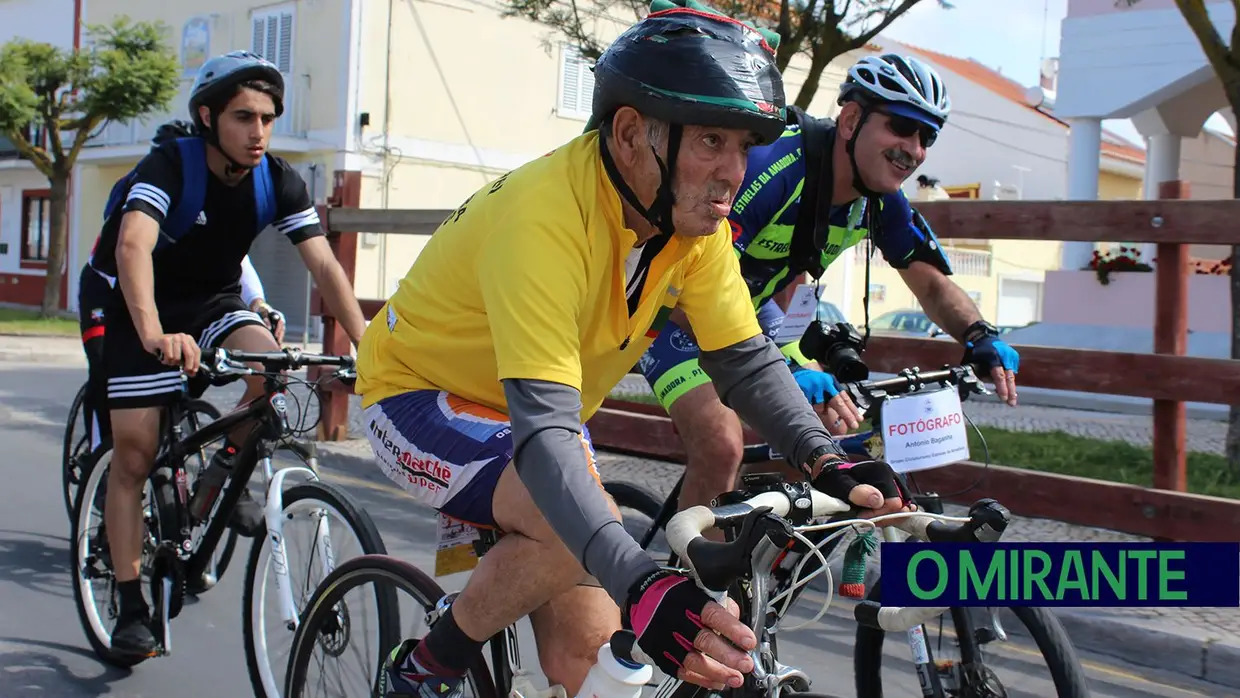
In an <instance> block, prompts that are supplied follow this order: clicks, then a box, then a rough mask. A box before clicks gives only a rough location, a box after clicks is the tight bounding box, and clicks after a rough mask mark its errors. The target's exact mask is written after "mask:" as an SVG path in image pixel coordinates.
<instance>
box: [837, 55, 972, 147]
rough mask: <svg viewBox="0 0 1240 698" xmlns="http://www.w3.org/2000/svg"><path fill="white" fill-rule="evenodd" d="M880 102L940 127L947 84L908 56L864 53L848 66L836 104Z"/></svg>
mask: <svg viewBox="0 0 1240 698" xmlns="http://www.w3.org/2000/svg"><path fill="white" fill-rule="evenodd" d="M849 101H859V102H861V103H862V106H868V104H867V103H875V102H877V103H882V104H886V105H888V106H889V107H895V109H892V111H894V112H896V113H899V114H901V115H903V116H907V117H909V118H913V119H917V120H919V121H922V122H924V123H926V124H928V125H930V126H933V127H934V128H936V129H938V128H943V124H944V123H946V122H947V116H948V114H950V113H951V110H952V100H951V97H949V96H948V95H947V85H945V84H944V83H943V79H942V78H941V77H939V74H938V72H937V71H935V69H934V68H931V67H930V66H928V65H926V64H925V63H922V62H921V61H919V60H917V59H916V58H913V57H911V56H900V55H897V54H894V53H887V54H883V55H881V56H866V57H865V58H862V59H861V60H860V61H857V63H856V64H855V65H853V67H851V68H849V69H848V78H847V79H845V80H844V84H843V85H841V86H840V96H839V103H840V104H844V103H845V102H849Z"/></svg>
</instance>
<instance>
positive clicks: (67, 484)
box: [60, 383, 90, 518]
mask: <svg viewBox="0 0 1240 698" xmlns="http://www.w3.org/2000/svg"><path fill="white" fill-rule="evenodd" d="M88 385H89V384H88V383H83V384H82V387H81V388H78V391H77V395H75V396H74V397H73V404H72V405H70V406H69V419H68V420H66V421H65V436H64V440H63V443H62V444H61V450H60V479H61V484H62V485H63V490H64V498H65V513H66V514H67V515H68V516H69V517H70V518H72V517H73V502H74V499H76V497H75V496H74V493H75V490H74V487H75V486H76V485H77V484H79V483H80V482H81V481H82V480H84V479H85V475H84V474H76V473H74V468H73V460H74V458H75V455H76V448H75V446H77V443H76V442H77V441H78V439H76V438H74V436H75V431H76V429H77V425H78V422H79V421H80V417H81V416H82V405H83V404H84V403H85V402H86V389H87V387H88ZM89 447H90V446H89V444H87V448H89ZM75 478H76V479H77V482H74V479H75Z"/></svg>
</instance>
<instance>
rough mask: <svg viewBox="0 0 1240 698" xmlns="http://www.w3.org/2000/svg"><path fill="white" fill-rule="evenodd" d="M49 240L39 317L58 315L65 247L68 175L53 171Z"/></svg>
mask: <svg viewBox="0 0 1240 698" xmlns="http://www.w3.org/2000/svg"><path fill="white" fill-rule="evenodd" d="M51 187H52V197H51V198H52V200H51V211H49V214H50V217H51V220H50V221H49V224H50V225H49V227H50V228H51V234H52V239H51V241H50V243H49V244H48V248H47V281H46V285H44V287H43V308H42V310H41V314H42V316H43V317H45V318H48V317H53V316H55V315H56V314H58V313H59V312H60V280H61V279H62V278H63V277H64V267H65V252H66V251H67V250H68V247H69V244H68V242H69V211H68V208H69V173H68V172H61V171H60V170H59V169H57V170H56V171H55V172H54V173H53V177H52V178H51Z"/></svg>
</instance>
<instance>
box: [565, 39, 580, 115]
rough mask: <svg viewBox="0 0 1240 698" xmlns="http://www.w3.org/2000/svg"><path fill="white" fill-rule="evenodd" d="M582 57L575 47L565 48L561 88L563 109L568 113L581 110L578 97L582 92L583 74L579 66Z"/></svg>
mask: <svg viewBox="0 0 1240 698" xmlns="http://www.w3.org/2000/svg"><path fill="white" fill-rule="evenodd" d="M580 58H581V55H580V53H579V52H578V51H577V49H576V47H574V46H565V47H564V84H563V85H562V86H561V95H562V97H561V107H562V108H563V109H564V111H566V112H575V111H578V110H579V109H580V107H579V106H578V103H577V95H578V94H579V93H580V92H581V72H580V71H579V70H578V68H577V65H578V63H579V62H580Z"/></svg>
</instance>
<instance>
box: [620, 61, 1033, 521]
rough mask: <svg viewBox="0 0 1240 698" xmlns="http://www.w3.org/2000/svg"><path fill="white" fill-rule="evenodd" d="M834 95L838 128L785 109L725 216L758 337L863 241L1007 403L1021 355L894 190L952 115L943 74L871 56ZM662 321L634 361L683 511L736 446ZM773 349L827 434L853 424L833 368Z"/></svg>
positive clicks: (724, 483) (704, 495) (719, 409)
mask: <svg viewBox="0 0 1240 698" xmlns="http://www.w3.org/2000/svg"><path fill="white" fill-rule="evenodd" d="M839 103H840V104H841V105H842V108H841V111H840V113H839V115H838V117H837V119H836V121H834V122H832V121H829V120H816V119H813V118H812V117H809V116H807V115H806V114H805V113H804V112H802V111H799V110H796V109H795V108H791V107H790V108H789V113H790V116H789V119H788V122H789V123H788V125H787V128H786V129H785V130H784V133H783V134H782V136H781V137H780V138H779V139H778V140H777V141H775V142H774V143H771V144H769V145H765V146H761V147H755V148H753V149H751V150H750V153H749V164H748V167H747V171H746V175H745V180H744V182H743V184H742V186H741V188H740V189H739V192H738V194H737V196H736V197H735V199H734V201H733V205H732V212H731V214H730V215H729V220H730V222H731V226H732V234H733V246H734V249H735V251H736V254H737V257H738V259H739V262H740V270H741V274H742V275H743V276H744V278H745V282H746V284H747V285H748V287H749V292H750V296H751V298H752V300H753V304H754V309H755V312H756V313H757V316H758V321H759V324H760V325H761V326H762V329H763V331H764V332H766V333H767V335H768V336H770V337H771V338H772V339H774V338H775V337H776V335H777V334H778V333H779V329H780V327H781V326H782V324H783V320H784V311H783V310H782V309H781V308H780V306H779V305H778V304H777V303H776V302H775V299H774V297H775V296H776V295H777V294H780V293H781V292H782V291H784V290H785V289H787V288H788V286H789V285H790V284H792V283H793V282H795V281H797V280H798V279H801V278H802V276H803V275H804V274H805V273H809V274H810V275H811V276H813V277H814V278H815V279H817V278H819V277H820V276H821V274H822V273H823V271H824V270H825V269H826V268H827V267H828V266H830V265H831V264H832V263H833V262H834V261H835V260H836V259H837V258H839V256H840V254H841V253H843V252H844V251H845V250H847V249H848V248H850V247H853V246H854V245H857V244H858V243H860V242H862V241H863V240H865V239H866V238H867V237H868V238H869V240H870V241H871V242H872V244H873V246H874V247H877V248H878V250H879V251H880V252H881V253H882V255H883V258H884V259H885V260H886V261H887V262H888V263H889V264H890V265H891V266H892V267H894V268H896V269H897V270H899V273H900V275H901V277H902V278H903V280H904V282H905V283H906V284H907V285H908V287H909V289H910V290H911V291H912V292H913V294H914V295H915V296H916V297H917V299H918V301H919V303H920V304H921V306H922V308H924V309H925V311H926V313H927V315H929V316H930V319H931V320H933V321H934V322H936V323H937V324H938V325H939V326H940V327H942V328H943V329H944V330H945V331H947V332H948V333H949V334H950V335H951V336H952V337H954V338H955V339H957V340H958V341H960V342H961V344H963V345H964V346H965V357H964V360H965V361H966V362H969V363H972V364H975V365H977V366H980V367H982V368H984V369H985V370H986V371H987V372H988V373H989V377H990V379H991V380H992V381H993V382H994V384H995V389H996V393H998V395H999V397H1000V399H1002V400H1003V401H1004V402H1006V403H1007V404H1009V405H1015V404H1016V384H1015V374H1016V371H1017V369H1018V367H1019V361H1020V358H1019V356H1018V355H1017V353H1016V351H1015V350H1013V349H1012V348H1011V347H1010V346H1008V345H1007V344H1006V343H1005V342H1003V341H1002V340H1000V339H998V332H997V331H996V330H995V328H994V326H993V325H991V324H990V323H987V322H986V321H985V320H984V319H983V318H982V316H981V313H980V312H979V311H978V309H977V307H976V305H975V304H974V303H973V301H972V300H971V299H970V298H969V296H968V294H967V293H966V292H965V291H964V290H962V289H961V288H960V287H959V286H957V285H956V284H955V283H954V282H953V281H952V280H951V279H950V278H949V277H950V276H951V273H952V270H951V265H950V264H949V263H948V260H947V258H946V255H945V254H944V253H943V250H942V248H941V246H940V245H939V243H938V240H937V239H936V238H935V236H934V233H933V231H931V229H930V226H929V225H928V224H927V223H926V222H925V220H924V219H923V218H922V217H921V215H920V214H918V213H917V212H916V211H914V210H913V209H912V208H911V207H910V206H909V202H908V199H907V198H906V197H905V196H904V193H903V192H902V191H901V189H900V186H901V184H903V182H904V181H905V180H906V179H907V178H908V177H909V176H910V175H912V173H913V171H914V170H916V169H917V167H919V166H920V165H921V164H922V162H923V160H924V159H925V157H926V152H927V149H928V148H929V147H930V146H931V145H932V144H933V143H934V142H935V140H936V139H937V137H938V134H939V131H940V130H941V129H942V127H943V125H944V124H945V123H946V121H947V117H948V114H949V112H950V111H951V100H950V99H949V98H948V95H947V88H946V86H945V85H944V83H943V81H942V79H941V78H940V77H939V75H938V73H937V72H936V71H935V70H934V69H933V68H931V67H930V66H928V65H926V64H925V63H922V62H921V61H918V60H917V59H915V58H911V57H906V56H898V55H893V54H887V55H883V56H870V57H866V58H864V59H862V60H861V61H860V62H858V63H857V64H856V65H854V66H853V67H852V68H851V69H850V70H849V72H848V78H847V80H846V81H845V82H844V84H843V85H842V86H841V89H840V96H839ZM807 183H808V185H807ZM819 191H821V192H823V194H824V196H823V197H822V198H825V194H826V193H827V192H830V201H829V202H828V201H823V202H822V203H821V204H819V203H818V198H819V197H818V192H819ZM823 212H825V214H824V213H823ZM824 219H825V224H824V223H823V220H824ZM672 319H673V320H674V321H675V323H669V324H668V325H667V326H666V327H665V328H664V330H663V331H662V332H661V333H660V334H659V336H658V338H657V339H656V340H655V342H654V344H653V345H652V346H651V347H650V349H649V350H648V351H647V352H646V353H645V354H644V355H643V356H642V358H641V360H640V361H639V363H638V368H639V370H640V371H641V372H642V374H643V375H644V376H645V377H646V380H647V382H648V383H649V384H650V386H651V388H652V390H653V391H654V393H655V395H656V397H657V398H658V400H659V403H660V404H661V405H662V406H663V407H664V409H666V410H667V411H668V414H669V415H670V416H671V417H672V420H673V422H674V423H675V425H676V428H677V431H678V432H679V433H680V436H681V438H682V440H683V441H684V445H685V449H686V452H687V455H688V466H687V468H686V472H685V481H684V484H683V488H682V493H681V497H680V506H681V507H682V508H684V507H689V506H693V505H695V504H705V503H707V502H709V501H710V499H711V498H712V497H714V496H716V495H717V494H719V493H720V492H723V491H726V490H728V489H730V488H731V487H732V483H733V482H734V480H735V477H736V472H737V469H738V467H739V463H740V454H741V450H742V447H743V444H742V435H741V425H740V421H739V419H738V418H737V417H736V415H735V414H734V413H733V412H732V411H731V410H730V409H728V408H727V407H726V406H725V403H724V401H722V400H721V398H720V396H719V395H718V394H717V393H716V391H715V389H714V387H713V385H711V384H710V379H709V378H708V377H707V376H706V374H705V373H704V372H703V371H702V369H701V368H700V366H699V365H698V361H697V356H698V347H697V345H696V343H695V342H694V340H693V333H692V328H691V327H689V325H688V323H687V322H686V321H685V320H684V318H683V317H678V316H677V315H676V314H673V317H672ZM798 339H799V338H798ZM782 349H783V350H784V354H785V356H787V357H788V360H789V362H790V363H791V364H792V366H793V370H794V372H795V374H794V375H795V376H796V378H797V383H798V384H799V385H800V386H801V388H802V390H803V391H804V392H805V394H806V397H807V398H808V399H809V400H810V402H812V403H815V404H816V406H818V407H819V409H820V412H822V414H823V421H824V424H825V425H826V426H827V427H828V428H829V429H830V430H831V432H832V433H833V434H835V435H837V436H838V435H841V434H845V433H847V432H848V431H850V430H852V429H855V428H856V427H857V426H858V424H859V422H860V415H859V413H858V411H857V409H856V407H855V406H854V405H852V403H851V401H850V400H849V398H848V395H847V394H846V393H842V392H840V390H839V384H838V382H837V381H836V380H835V378H834V376H831V375H830V374H828V373H825V372H823V371H822V368H821V367H820V366H818V365H817V364H816V363H815V362H813V361H810V360H809V359H807V358H806V357H805V356H803V355H802V354H801V352H800V351H799V348H798V342H797V340H795V339H794V340H792V341H790V342H788V343H786V344H784V346H783V347H782Z"/></svg>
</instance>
